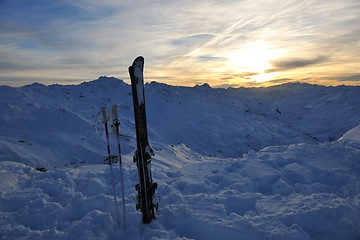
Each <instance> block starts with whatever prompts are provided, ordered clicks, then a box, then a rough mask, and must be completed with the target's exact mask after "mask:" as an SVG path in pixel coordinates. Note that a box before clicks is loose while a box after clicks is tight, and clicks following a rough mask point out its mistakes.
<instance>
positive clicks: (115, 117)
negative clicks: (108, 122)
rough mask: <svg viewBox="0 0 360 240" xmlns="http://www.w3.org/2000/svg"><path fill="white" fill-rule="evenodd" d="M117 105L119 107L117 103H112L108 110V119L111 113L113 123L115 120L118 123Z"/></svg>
mask: <svg viewBox="0 0 360 240" xmlns="http://www.w3.org/2000/svg"><path fill="white" fill-rule="evenodd" d="M118 107H119V104H114V105H112V107H111V110H110V114H109V119H110V115H111V116H112V120H113V122H114V123H115V122H119V123H120V119H119V112H118Z"/></svg>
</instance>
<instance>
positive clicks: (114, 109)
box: [95, 104, 126, 230]
mask: <svg viewBox="0 0 360 240" xmlns="http://www.w3.org/2000/svg"><path fill="white" fill-rule="evenodd" d="M100 114H102V117H103V121H102V123H103V124H104V127H105V134H106V143H107V152H108V157H107V158H106V159H105V161H106V162H107V163H108V165H109V166H110V173H111V181H112V188H113V195H114V202H115V210H116V218H117V223H118V225H119V226H120V219H119V210H118V204H117V200H116V190H115V182H114V173H113V163H116V160H117V157H118V156H116V155H115V156H114V155H111V152H110V141H109V130H108V122H109V121H110V118H112V124H113V126H115V131H116V138H117V144H118V151H119V164H120V181H121V192H122V210H123V215H122V216H123V228H124V230H125V229H126V220H125V193H124V179H123V170H122V159H121V148H120V133H119V126H120V119H119V114H118V105H117V104H115V105H113V106H112V108H111V110H110V114H109V115H107V107H102V108H101V111H100V112H99V113H98V116H97V117H96V119H95V122H96V120H97V118H98V117H99V115H100Z"/></svg>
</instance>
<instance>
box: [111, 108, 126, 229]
mask: <svg viewBox="0 0 360 240" xmlns="http://www.w3.org/2000/svg"><path fill="white" fill-rule="evenodd" d="M118 106H119V105H117V104H114V105H113V106H112V108H111V112H112V117H113V124H114V125H115V128H116V138H117V143H118V149H119V163H120V181H121V192H122V208H123V222H124V230H126V220H125V193H124V192H125V191H124V178H123V169H122V159H121V148H120V133H119V126H120V119H119V114H118Z"/></svg>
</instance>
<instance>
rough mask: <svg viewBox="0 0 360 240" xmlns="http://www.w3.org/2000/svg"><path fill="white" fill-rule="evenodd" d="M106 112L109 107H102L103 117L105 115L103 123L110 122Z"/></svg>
mask: <svg viewBox="0 0 360 240" xmlns="http://www.w3.org/2000/svg"><path fill="white" fill-rule="evenodd" d="M106 110H107V107H101V112H102V115H103V123H108V122H109V118H108V116H107V113H106Z"/></svg>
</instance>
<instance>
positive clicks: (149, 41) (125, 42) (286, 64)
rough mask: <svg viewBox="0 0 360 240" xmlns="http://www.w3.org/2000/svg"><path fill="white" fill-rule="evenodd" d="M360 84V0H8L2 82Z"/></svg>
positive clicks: (0, 46)
mask: <svg viewBox="0 0 360 240" xmlns="http://www.w3.org/2000/svg"><path fill="white" fill-rule="evenodd" d="M139 55H142V56H144V58H145V79H146V80H147V81H149V82H150V81H158V82H164V83H167V84H172V85H183V86H194V85H196V84H202V83H205V82H206V83H208V84H210V86H212V87H239V86H247V87H251V86H256V87H257V86H269V85H275V84H280V83H286V82H293V81H300V82H307V83H314V84H322V85H342V84H345V85H360V1H359V0H341V1H339V0H322V1H321V0H319V1H315V0H308V1H299V0H296V1H295V0H286V1H285V0H281V1H280V0H278V1H274V0H264V1H263V0H245V1H244V0H218V1H215V0H196V1H195V0H178V1H166V0H154V1H151V0H142V1H138V0H129V1H124V0H101V1H97V0H62V1H61V0H32V1H29V0H0V85H10V86H21V85H25V84H29V83H32V82H39V83H43V84H53V83H60V84H76V83H80V82H83V81H89V80H94V79H97V78H98V77H99V76H105V75H106V76H114V77H117V78H120V79H123V80H124V81H125V82H128V83H129V82H130V81H129V74H128V66H129V65H131V63H132V61H133V60H134V59H135V58H136V57H137V56H139Z"/></svg>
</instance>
